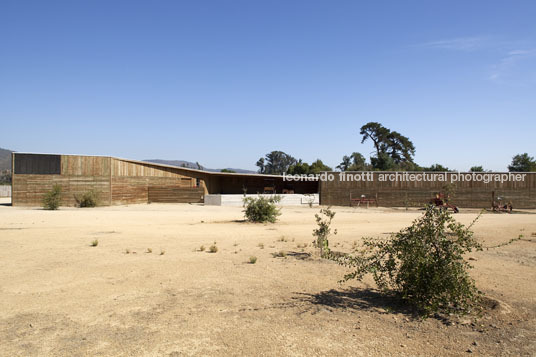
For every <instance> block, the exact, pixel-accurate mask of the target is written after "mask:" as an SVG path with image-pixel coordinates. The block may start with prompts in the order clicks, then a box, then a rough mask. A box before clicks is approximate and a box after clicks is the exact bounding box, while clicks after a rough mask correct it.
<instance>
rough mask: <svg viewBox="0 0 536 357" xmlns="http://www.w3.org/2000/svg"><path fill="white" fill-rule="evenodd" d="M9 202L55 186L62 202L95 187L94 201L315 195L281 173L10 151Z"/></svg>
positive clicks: (35, 201) (36, 200) (29, 202)
mask: <svg viewBox="0 0 536 357" xmlns="http://www.w3.org/2000/svg"><path fill="white" fill-rule="evenodd" d="M12 160H13V162H12V165H13V166H12V167H13V177H12V204H13V205H14V206H40V205H41V202H42V199H43V195H44V194H45V193H46V192H47V191H50V190H51V189H52V187H53V186H54V185H55V184H58V185H60V186H61V188H62V195H61V202H62V205H63V206H74V205H75V204H76V199H75V197H77V196H79V195H81V194H83V193H85V192H88V191H90V190H94V191H95V192H97V194H98V203H99V205H118V204H132V203H150V202H186V203H201V202H203V198H204V195H205V194H215V193H219V194H230V193H232V194H237V193H239V194H241V193H244V192H245V193H249V194H255V193H262V192H264V191H265V189H266V188H267V187H270V188H273V190H274V192H275V193H282V192H284V191H287V190H288V191H294V192H296V193H317V192H318V182H316V181H313V182H294V183H291V184H289V183H286V182H284V181H283V177H282V176H276V175H260V174H240V173H219V172H216V173H215V172H208V171H202V170H195V169H189V168H182V167H176V166H170V165H162V164H154V163H150V162H144V161H136V160H128V159H120V158H115V157H108V156H82V155H51V154H33V153H13V156H12Z"/></svg>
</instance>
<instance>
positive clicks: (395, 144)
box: [256, 122, 536, 175]
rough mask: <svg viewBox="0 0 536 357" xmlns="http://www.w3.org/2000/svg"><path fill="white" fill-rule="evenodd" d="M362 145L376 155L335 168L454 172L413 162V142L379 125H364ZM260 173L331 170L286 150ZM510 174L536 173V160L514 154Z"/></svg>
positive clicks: (268, 158) (268, 159)
mask: <svg viewBox="0 0 536 357" xmlns="http://www.w3.org/2000/svg"><path fill="white" fill-rule="evenodd" d="M359 134H360V135H361V143H364V142H366V141H369V140H370V141H371V142H372V144H373V145H374V149H375V150H374V152H373V153H372V155H371V156H370V158H369V162H367V159H366V158H365V157H364V156H363V155H362V154H361V153H359V152H353V153H352V154H350V155H344V156H343V157H342V162H341V163H340V164H339V165H337V166H336V168H337V169H338V170H340V171H365V170H367V171H369V170H370V171H452V170H449V168H448V167H445V166H443V165H441V164H433V165H431V166H429V167H425V166H420V165H418V164H416V163H415V162H414V161H413V157H414V156H415V145H413V142H411V140H410V139H409V138H408V137H406V136H404V135H402V134H400V133H399V132H397V131H392V130H390V129H388V128H386V127H384V126H383V125H382V124H380V123H377V122H369V123H367V124H365V125H363V126H362V127H361V129H360V131H359ZM256 165H257V167H258V168H259V170H258V172H259V173H261V174H272V175H282V174H290V175H296V174H298V175H299V174H317V173H320V172H322V171H332V168H331V167H329V166H327V165H325V164H324V163H323V162H322V160H320V159H317V160H316V161H314V162H312V163H311V164H308V163H306V162H303V161H302V160H301V159H296V158H294V157H292V156H291V155H289V154H287V153H285V152H283V151H272V152H270V153H268V154H266V155H265V156H264V157H261V158H260V159H259V160H258V161H257V164H256ZM508 170H509V171H517V172H529V171H536V161H535V160H534V157H531V156H529V154H528V153H524V154H518V155H515V156H514V157H513V159H512V163H511V164H510V165H509V166H508ZM470 171H471V172H484V171H485V170H484V168H483V167H482V166H473V167H471V169H470Z"/></svg>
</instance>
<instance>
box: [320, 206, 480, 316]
mask: <svg viewBox="0 0 536 357" xmlns="http://www.w3.org/2000/svg"><path fill="white" fill-rule="evenodd" d="M477 219H478V217H477V218H476V219H475V220H474V221H473V223H471V225H469V226H468V227H465V226H464V225H462V224H460V223H457V222H456V221H455V220H454V219H453V218H452V216H451V213H449V212H447V211H443V210H440V209H437V208H434V207H431V206H430V207H427V208H426V211H425V212H424V214H423V215H422V216H421V217H420V218H418V219H416V220H415V221H414V222H413V224H412V225H411V226H409V227H407V228H404V229H403V230H401V231H400V232H398V233H396V234H393V235H391V237H389V238H386V239H374V238H365V239H364V247H363V248H362V249H360V250H359V249H358V250H357V251H356V252H355V255H343V256H335V255H331V256H330V257H331V259H333V260H336V261H338V262H339V263H340V264H342V265H345V266H347V267H350V268H352V269H353V271H352V272H351V273H349V274H347V275H345V277H344V280H349V279H358V280H361V279H362V278H363V277H364V275H366V274H372V276H373V278H374V281H375V282H376V284H377V285H378V287H379V288H381V289H382V290H384V291H391V292H395V293H397V294H398V295H399V296H400V297H401V298H402V299H403V300H405V301H406V302H407V303H409V304H410V305H412V306H413V307H415V308H416V309H417V311H418V312H419V313H420V314H422V315H424V316H428V315H430V314H433V313H454V314H464V313H467V312H469V311H470V310H471V308H472V307H475V306H476V305H478V302H479V300H480V297H481V292H480V291H478V290H477V288H476V286H475V282H474V280H473V279H472V278H471V277H470V276H469V274H468V270H469V269H470V268H472V267H471V265H470V264H469V263H467V262H466V261H465V260H464V258H463V254H465V253H467V252H471V251H472V250H473V249H476V250H482V246H481V245H480V244H479V243H478V242H477V241H476V240H475V239H474V238H473V232H472V231H471V227H472V225H473V224H474V223H475V222H476V220H477Z"/></svg>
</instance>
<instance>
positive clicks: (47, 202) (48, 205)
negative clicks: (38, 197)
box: [43, 184, 61, 210]
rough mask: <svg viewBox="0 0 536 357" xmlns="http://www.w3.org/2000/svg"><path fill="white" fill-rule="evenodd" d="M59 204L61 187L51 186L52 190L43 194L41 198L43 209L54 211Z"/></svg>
mask: <svg viewBox="0 0 536 357" xmlns="http://www.w3.org/2000/svg"><path fill="white" fill-rule="evenodd" d="M60 202H61V186H60V185H58V184H56V185H54V186H52V190H50V191H48V192H47V193H45V195H44V196H43V208H44V209H48V210H56V209H58V207H59V206H60Z"/></svg>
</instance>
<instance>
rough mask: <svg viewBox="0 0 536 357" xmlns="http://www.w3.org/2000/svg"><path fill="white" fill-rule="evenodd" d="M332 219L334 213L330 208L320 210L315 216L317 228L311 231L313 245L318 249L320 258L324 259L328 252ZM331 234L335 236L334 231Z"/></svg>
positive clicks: (335, 231) (335, 232)
mask: <svg viewBox="0 0 536 357" xmlns="http://www.w3.org/2000/svg"><path fill="white" fill-rule="evenodd" d="M333 217H335V212H334V211H332V210H331V207H328V208H322V209H321V210H320V213H317V214H315V219H316V224H317V225H318V228H316V229H314V230H313V236H314V237H315V240H314V241H313V244H314V246H315V247H316V248H318V249H320V256H321V257H322V258H326V257H327V254H328V252H329V240H328V237H329V236H330V234H331V221H332V220H333ZM333 234H337V230H336V229H335V230H334V231H333Z"/></svg>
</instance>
